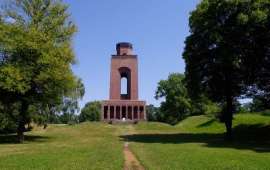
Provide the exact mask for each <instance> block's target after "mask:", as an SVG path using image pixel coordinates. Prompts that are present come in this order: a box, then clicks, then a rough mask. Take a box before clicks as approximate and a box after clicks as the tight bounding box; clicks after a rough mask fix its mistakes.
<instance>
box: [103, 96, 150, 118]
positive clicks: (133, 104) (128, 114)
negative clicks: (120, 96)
mask: <svg viewBox="0 0 270 170" xmlns="http://www.w3.org/2000/svg"><path fill="white" fill-rule="evenodd" d="M145 104H146V102H145V101H140V100H105V101H103V102H102V112H101V113H102V114H101V120H102V121H107V122H110V121H116V122H118V121H123V122H125V121H126V122H137V121H146V120H147V118H146V110H145Z"/></svg>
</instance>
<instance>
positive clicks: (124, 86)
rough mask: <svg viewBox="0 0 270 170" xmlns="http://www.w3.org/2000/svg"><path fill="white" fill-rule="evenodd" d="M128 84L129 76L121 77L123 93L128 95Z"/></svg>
mask: <svg viewBox="0 0 270 170" xmlns="http://www.w3.org/2000/svg"><path fill="white" fill-rule="evenodd" d="M127 86H128V82H127V78H126V77H122V78H121V95H127V94H128V91H127Z"/></svg>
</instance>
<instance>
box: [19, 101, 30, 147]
mask: <svg viewBox="0 0 270 170" xmlns="http://www.w3.org/2000/svg"><path fill="white" fill-rule="evenodd" d="M28 106H29V105H28V103H27V102H26V101H24V100H23V101H22V102H21V109H20V115H19V120H18V128H17V138H18V142H19V143H23V142H24V132H25V125H26V115H27V111H28Z"/></svg>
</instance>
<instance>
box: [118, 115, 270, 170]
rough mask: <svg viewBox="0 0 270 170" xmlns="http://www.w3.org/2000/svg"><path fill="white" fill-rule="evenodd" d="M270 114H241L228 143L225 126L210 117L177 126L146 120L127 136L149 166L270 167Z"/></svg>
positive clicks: (155, 169) (180, 168)
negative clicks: (225, 136)
mask: <svg viewBox="0 0 270 170" xmlns="http://www.w3.org/2000/svg"><path fill="white" fill-rule="evenodd" d="M269 125H270V117H269V116H262V115H251V114H245V115H237V116H236V117H235V120H234V134H235V136H234V140H233V141H232V142H225V141H224V140H223V135H222V133H223V132H224V125H223V124H221V123H218V122H217V121H215V120H214V119H211V118H209V117H206V116H195V117H190V118H188V119H186V120H184V121H183V122H181V123H180V124H178V125H177V126H174V127H171V126H168V125H165V124H158V123H144V124H139V125H138V126H137V127H136V131H137V134H131V135H128V136H123V138H124V139H125V140H128V141H130V142H131V148H132V150H133V152H134V153H135V154H136V155H137V157H138V158H139V160H140V161H141V162H142V164H143V165H144V166H145V167H146V169H150V170H151V169H153V170H159V169H161V170H167V169H168V170H171V169H175V170H185V169H187V170H193V169H194V170H195V169H196V170H197V169H198V170H204V169H206V170H211V169H213V170H215V169H218V170H222V169H224V170H225V169H228V170H238V169H239V170H240V169H243V170H249V169H250V170H256V169H258V170H262V169H270V126H269Z"/></svg>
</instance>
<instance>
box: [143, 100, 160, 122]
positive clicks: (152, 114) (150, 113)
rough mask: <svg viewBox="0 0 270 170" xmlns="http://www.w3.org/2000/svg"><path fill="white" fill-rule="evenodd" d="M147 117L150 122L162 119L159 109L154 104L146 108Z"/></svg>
mask: <svg viewBox="0 0 270 170" xmlns="http://www.w3.org/2000/svg"><path fill="white" fill-rule="evenodd" d="M146 115H147V120H148V121H159V120H160V119H159V118H160V117H161V115H160V110H159V108H158V107H155V106H154V105H152V104H150V105H147V106H146Z"/></svg>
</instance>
